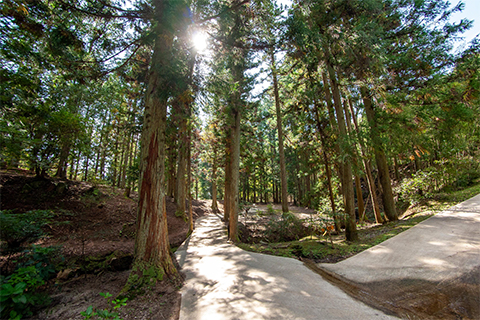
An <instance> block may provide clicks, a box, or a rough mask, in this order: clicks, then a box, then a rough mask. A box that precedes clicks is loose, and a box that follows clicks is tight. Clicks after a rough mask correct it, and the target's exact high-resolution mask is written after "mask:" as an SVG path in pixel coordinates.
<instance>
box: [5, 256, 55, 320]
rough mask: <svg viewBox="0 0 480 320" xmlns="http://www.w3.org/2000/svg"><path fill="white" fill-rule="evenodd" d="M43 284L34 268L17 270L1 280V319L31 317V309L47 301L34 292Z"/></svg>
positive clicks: (43, 281)
mask: <svg viewBox="0 0 480 320" xmlns="http://www.w3.org/2000/svg"><path fill="white" fill-rule="evenodd" d="M44 284H45V280H44V279H43V278H42V276H41V275H40V272H39V270H37V269H36V267H35V266H33V265H32V266H28V267H21V268H18V269H17V270H16V271H15V272H14V273H13V274H12V275H10V276H9V277H7V278H5V279H3V278H2V285H1V289H0V302H1V307H0V314H1V317H2V319H3V318H5V317H7V316H8V317H9V318H10V319H21V318H22V317H23V316H30V315H32V312H31V307H32V306H39V305H44V304H46V302H47V301H48V300H47V299H45V297H44V295H42V294H39V293H36V290H37V289H38V288H39V287H41V286H42V285H44Z"/></svg>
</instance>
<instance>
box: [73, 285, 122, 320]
mask: <svg viewBox="0 0 480 320" xmlns="http://www.w3.org/2000/svg"><path fill="white" fill-rule="evenodd" d="M99 294H100V295H101V296H102V297H104V298H105V299H107V300H108V302H109V304H110V303H111V304H112V306H111V307H110V308H108V309H102V310H96V311H95V310H94V308H93V306H89V307H88V308H87V310H86V311H83V312H80V314H81V315H82V316H83V319H84V320H88V319H112V320H122V319H121V318H120V317H119V315H118V313H117V312H114V310H117V309H119V308H121V307H124V306H126V305H127V300H128V298H117V299H113V300H112V299H111V297H112V294H110V293H109V292H107V293H103V292H100V293H99Z"/></svg>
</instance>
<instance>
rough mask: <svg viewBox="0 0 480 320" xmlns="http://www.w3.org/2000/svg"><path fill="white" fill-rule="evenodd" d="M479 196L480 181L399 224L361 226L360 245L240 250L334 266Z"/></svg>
mask: <svg viewBox="0 0 480 320" xmlns="http://www.w3.org/2000/svg"><path fill="white" fill-rule="evenodd" d="M477 194H480V179H477V181H476V184H475V185H472V186H470V187H468V188H465V189H462V190H456V191H453V192H448V193H447V192H444V193H438V194H435V196H434V197H432V198H430V199H425V200H422V201H421V202H420V203H418V204H417V205H415V206H411V207H409V208H408V209H406V211H405V212H404V213H403V215H402V216H403V218H402V219H401V220H399V221H395V222H389V223H386V224H383V225H364V224H362V225H359V226H358V236H359V241H357V242H353V243H351V242H347V241H346V240H345V236H344V235H337V236H332V240H333V247H332V244H331V243H330V240H329V238H328V237H322V236H318V235H312V236H305V237H303V238H301V239H300V240H295V241H288V242H274V243H272V242H271V243H267V242H260V243H253V244H247V243H240V244H238V246H239V247H240V248H242V249H244V250H247V251H252V252H258V253H264V254H271V255H276V256H282V257H291V258H295V257H297V258H309V259H312V260H314V261H316V262H330V263H334V262H338V261H341V260H344V259H346V258H348V257H351V256H352V255H355V254H357V253H360V252H362V251H364V250H366V249H368V248H371V247H373V246H376V245H378V244H380V243H382V242H384V241H386V240H388V239H390V238H392V237H394V236H396V235H398V234H399V233H401V232H403V231H406V230H408V229H410V228H411V227H413V226H415V225H417V224H418V223H420V222H422V221H424V220H426V219H428V218H429V217H431V216H433V215H434V214H435V213H437V212H440V211H442V210H445V209H447V208H450V207H452V206H454V205H456V204H458V203H460V202H463V201H465V200H467V199H470V198H471V197H473V196H476V195H477Z"/></svg>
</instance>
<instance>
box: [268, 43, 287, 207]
mask: <svg viewBox="0 0 480 320" xmlns="http://www.w3.org/2000/svg"><path fill="white" fill-rule="evenodd" d="M270 59H271V63H272V68H271V69H272V78H273V94H274V97H275V111H276V114H277V131H278V153H279V156H280V180H281V188H282V212H288V195H287V169H286V167H285V151H284V149H283V128H282V112H281V110H280V97H279V94H278V82H277V69H276V66H275V55H274V53H273V50H272V51H270Z"/></svg>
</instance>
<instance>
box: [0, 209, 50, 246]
mask: <svg viewBox="0 0 480 320" xmlns="http://www.w3.org/2000/svg"><path fill="white" fill-rule="evenodd" d="M52 217H53V212H52V211H49V210H34V211H28V212H26V213H18V214H15V213H13V212H12V211H0V225H1V226H2V228H1V229H0V240H1V241H3V242H5V244H6V249H7V250H9V251H15V250H18V249H20V248H21V246H22V245H23V244H25V243H31V242H34V241H36V240H38V239H39V238H41V237H42V236H44V235H45V233H44V232H43V230H42V228H43V227H44V226H46V225H47V224H48V223H50V218H52Z"/></svg>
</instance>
